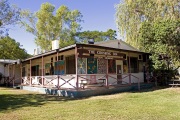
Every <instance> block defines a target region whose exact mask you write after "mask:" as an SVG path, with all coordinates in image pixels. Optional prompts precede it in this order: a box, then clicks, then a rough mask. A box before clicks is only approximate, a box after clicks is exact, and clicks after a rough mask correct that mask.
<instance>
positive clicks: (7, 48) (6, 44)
mask: <svg viewBox="0 0 180 120" xmlns="http://www.w3.org/2000/svg"><path fill="white" fill-rule="evenodd" d="M28 57H30V55H29V54H28V53H27V52H26V50H25V49H23V48H21V45H20V43H19V42H16V41H15V40H14V39H12V38H10V37H8V36H7V37H2V38H1V39H0V59H4V58H5V59H26V58H28Z"/></svg>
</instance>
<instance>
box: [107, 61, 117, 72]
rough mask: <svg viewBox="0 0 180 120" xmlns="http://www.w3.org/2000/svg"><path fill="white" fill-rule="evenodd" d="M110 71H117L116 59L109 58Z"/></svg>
mask: <svg viewBox="0 0 180 120" xmlns="http://www.w3.org/2000/svg"><path fill="white" fill-rule="evenodd" d="M108 72H109V73H116V61H115V60H111V59H110V60H108Z"/></svg>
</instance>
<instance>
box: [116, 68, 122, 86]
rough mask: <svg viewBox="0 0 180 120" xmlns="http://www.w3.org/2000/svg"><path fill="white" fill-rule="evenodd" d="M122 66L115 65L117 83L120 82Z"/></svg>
mask: <svg viewBox="0 0 180 120" xmlns="http://www.w3.org/2000/svg"><path fill="white" fill-rule="evenodd" d="M121 67H122V66H121V65H117V66H116V68H117V84H122V68H121Z"/></svg>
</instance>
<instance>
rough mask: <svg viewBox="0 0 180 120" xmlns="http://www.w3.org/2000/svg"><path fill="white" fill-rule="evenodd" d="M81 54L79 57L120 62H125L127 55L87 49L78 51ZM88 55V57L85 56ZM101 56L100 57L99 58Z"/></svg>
mask: <svg viewBox="0 0 180 120" xmlns="http://www.w3.org/2000/svg"><path fill="white" fill-rule="evenodd" d="M77 52H78V53H79V55H78V57H85V58H89V57H91V58H92V57H94V55H96V56H95V57H94V58H102V59H117V60H118V59H119V60H124V59H125V58H124V56H125V55H126V54H123V53H118V52H109V51H101V50H87V49H78V51H77ZM84 54H86V55H84ZM88 54H89V55H88ZM98 55H100V56H98ZM102 56H104V57H102Z"/></svg>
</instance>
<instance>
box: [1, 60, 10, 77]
mask: <svg viewBox="0 0 180 120" xmlns="http://www.w3.org/2000/svg"><path fill="white" fill-rule="evenodd" d="M0 72H1V73H2V74H3V75H4V76H9V73H8V67H7V66H6V67H4V64H3V63H0Z"/></svg>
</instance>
